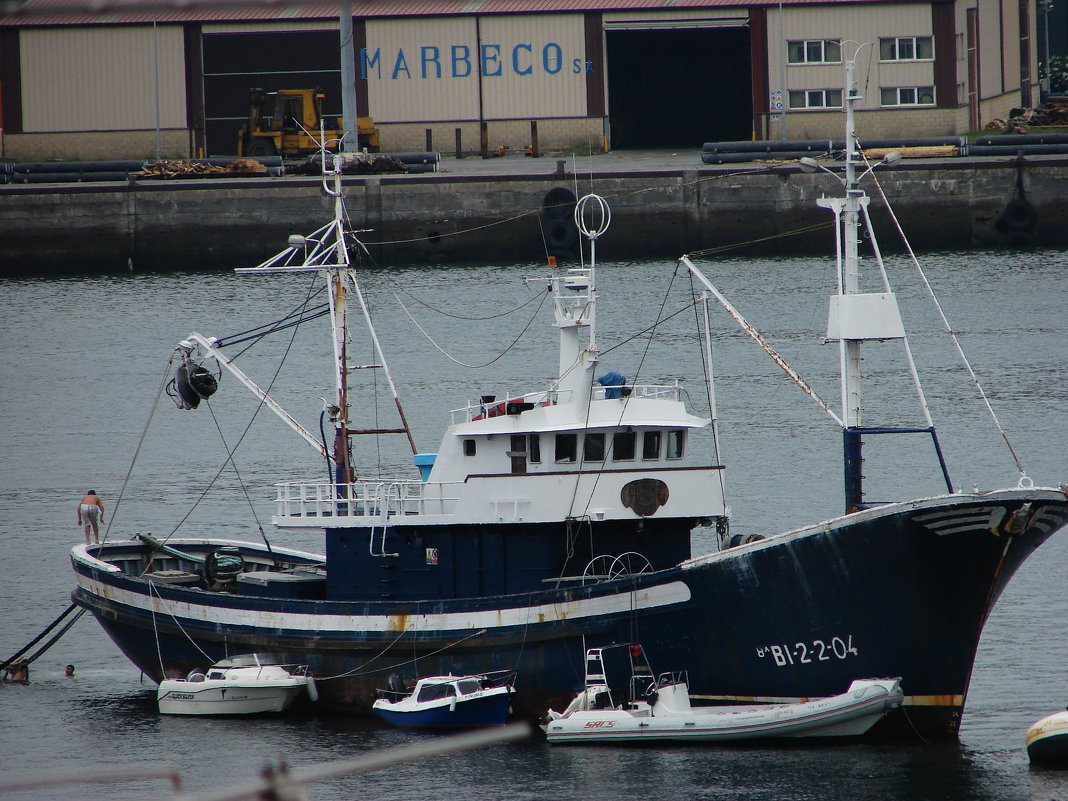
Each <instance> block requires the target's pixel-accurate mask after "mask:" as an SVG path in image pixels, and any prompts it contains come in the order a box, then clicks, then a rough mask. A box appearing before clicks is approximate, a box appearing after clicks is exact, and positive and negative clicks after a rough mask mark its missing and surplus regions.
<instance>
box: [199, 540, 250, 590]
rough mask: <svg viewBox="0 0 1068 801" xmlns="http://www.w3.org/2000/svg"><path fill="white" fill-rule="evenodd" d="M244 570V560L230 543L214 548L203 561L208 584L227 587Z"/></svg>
mask: <svg viewBox="0 0 1068 801" xmlns="http://www.w3.org/2000/svg"><path fill="white" fill-rule="evenodd" d="M244 570H245V560H244V559H242V558H241V552H240V551H238V549H237V548H236V547H234V546H232V545H226V546H223V547H221V548H216V549H215V550H214V551H212V552H211V553H210V554H208V558H207V559H206V560H205V561H204V578H206V579H207V581H208V586H209V587H210V586H213V585H218V586H222V587H228V586H229V585H231V584H233V583H234V581H235V580H236V579H237V577H238V576H240V575H241V573H242V572H244Z"/></svg>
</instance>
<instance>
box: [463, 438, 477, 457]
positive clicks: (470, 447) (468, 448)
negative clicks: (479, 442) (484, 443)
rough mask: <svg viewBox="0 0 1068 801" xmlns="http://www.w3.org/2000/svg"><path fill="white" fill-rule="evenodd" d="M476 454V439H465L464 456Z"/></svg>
mask: <svg viewBox="0 0 1068 801" xmlns="http://www.w3.org/2000/svg"><path fill="white" fill-rule="evenodd" d="M474 455H475V441H474V440H473V439H465V440H464V456H474Z"/></svg>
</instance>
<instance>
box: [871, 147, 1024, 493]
mask: <svg viewBox="0 0 1068 801" xmlns="http://www.w3.org/2000/svg"><path fill="white" fill-rule="evenodd" d="M861 157H862V158H864V163H865V164H867V163H868V159H867V158H866V157H865V156H864V154H863V151H862V152H861ZM869 174H870V175H871V176H872V178H873V179H874V181H875V187H876V188H877V189H878V190H879V196H880V197H881V198H882V199H883V204H884V205H885V206H886V209H887V211H888V212H890V219H891V220H892V221H893V223H894V227H895V228H896V229H897V232H898V235H899V236H900V237H901V241H902V243H903V244H904V245H905V251H906V252H907V253H908V255H909V259H910V260H911V261H912V266H913V267H915V268H916V272H918V273H919V275H920V281H921V282H922V283H923V286H924V288H925V289H926V290H927V294H928V295H929V296H930V298H931V301H932V303H934V307H935V309H936V311H937V312H938V316H939V317H940V318H941V319H942V326H943V327H944V328H945V330H946V333H947V334H949V338H950V340H951V341H952V342H953V346H954V347H955V348H956V349H957V353H958V354H959V355H960V358H961V362H963V364H964V369H965V370H967V371H968V375H969V376H970V377H971V379H972V384H973V385H974V386H975V389H976V391H977V392H978V393H979V397H980V398H981V399H982V401H983V403H984V404H985V405H986V410H987V411H988V412H989V413H990V417H991V419H992V420H993V421H994V427H995V428H996V429H997V431H998V433H999V434H1000V435H1001V439H1002V440H1003V441H1004V443H1005V447H1007V448H1008V449H1009V454H1010V455H1011V456H1012V460H1013V461H1014V462H1015V463H1016V469H1017V470H1018V471H1019V473H1020V480H1021V481H1022V480H1023V479H1024V478H1025V477H1026V476H1027V471H1026V470H1024V467H1023V464H1022V463H1021V462H1020V457H1019V456H1017V455H1016V451H1015V449H1014V448H1013V447H1012V443H1011V442H1010V441H1009V435H1008V434H1007V433H1006V432H1005V429H1004V428H1002V426H1001V421H1000V420H998V416H997V413H996V412H995V411H994V407H993V406H992V405H991V403H990V399H989V398H988V397H987V395H986V392H985V391H984V390H983V385H982V384H981V383H980V382H979V377H978V376H977V375H976V374H975V371H974V370H973V369H972V365H971V363H970V362H969V361H968V357H967V356H966V355H965V353H964V348H962V347H961V344H960V340H959V339H957V333H956V332H955V331H954V330H953V327H952V326H951V325H950V324H949V319H948V318H947V317H946V314H945V312H944V311H943V310H942V304H941V303H939V302H938V298H937V297H936V296H935V293H934V288H933V287H932V286H931V284H930V282H929V281H928V280H927V275H926V274H925V273H924V271H923V268H922V267H921V266H920V262H919V259H917V258H916V253H915V251H913V249H912V244H911V243H910V242H909V240H908V237H907V236H906V235H905V232H904V230H902V228H901V223H900V222H898V219H897V215H896V214H895V213H894V209H893V207H892V206H891V205H890V201H889V200H888V199H887V197H886V193H885V192H884V191H883V186H882V184H881V183H879V178H878V177H877V176H876V174H875V171H874V170H871V172H870V173H869Z"/></svg>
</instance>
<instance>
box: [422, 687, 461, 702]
mask: <svg viewBox="0 0 1068 801" xmlns="http://www.w3.org/2000/svg"><path fill="white" fill-rule="evenodd" d="M454 695H456V690H455V689H453V686H452V685H451V684H424V685H423V687H422V689H420V690H419V697H418V698H417V699H416V700H419V701H436V700H438V699H439V698H451V697H452V696H454Z"/></svg>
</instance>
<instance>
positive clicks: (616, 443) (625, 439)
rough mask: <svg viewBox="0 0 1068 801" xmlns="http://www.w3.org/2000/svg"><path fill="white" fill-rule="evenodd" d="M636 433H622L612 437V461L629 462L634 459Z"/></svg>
mask: <svg viewBox="0 0 1068 801" xmlns="http://www.w3.org/2000/svg"><path fill="white" fill-rule="evenodd" d="M634 441H635V437H634V432H633V431H620V432H619V433H618V434H616V435H615V436H613V437H612V461H614V462H629V461H631V460H632V459H634Z"/></svg>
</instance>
